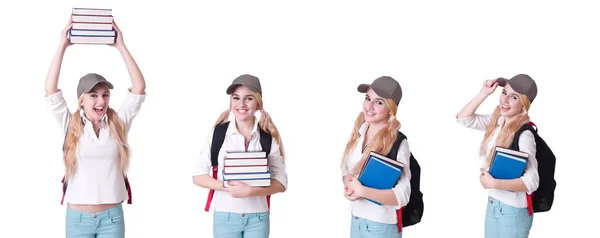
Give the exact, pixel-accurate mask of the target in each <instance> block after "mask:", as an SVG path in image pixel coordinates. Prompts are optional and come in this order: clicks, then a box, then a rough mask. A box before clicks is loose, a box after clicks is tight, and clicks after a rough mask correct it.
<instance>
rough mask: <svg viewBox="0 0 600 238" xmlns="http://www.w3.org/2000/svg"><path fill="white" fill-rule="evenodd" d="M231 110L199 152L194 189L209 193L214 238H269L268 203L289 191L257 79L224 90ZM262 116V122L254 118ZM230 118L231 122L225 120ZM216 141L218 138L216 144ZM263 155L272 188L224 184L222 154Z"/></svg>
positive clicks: (240, 80) (278, 141)
mask: <svg viewBox="0 0 600 238" xmlns="http://www.w3.org/2000/svg"><path fill="white" fill-rule="evenodd" d="M226 93H227V94H228V95H230V97H229V109H227V110H226V111H225V112H223V113H222V114H221V116H219V118H218V119H217V122H216V123H215V125H214V127H213V129H212V131H211V133H209V135H208V138H207V139H206V142H205V143H204V146H203V148H202V152H201V155H200V158H198V160H197V162H196V165H195V167H194V172H193V181H194V184H196V185H198V186H200V187H203V188H207V189H210V192H209V199H208V201H207V206H206V209H205V210H206V211H209V209H210V206H211V203H212V207H213V211H214V213H213V235H214V237H216V238H229V237H244V238H265V237H269V230H270V218H269V198H270V195H272V194H275V193H281V192H284V191H285V190H286V187H287V172H286V168H285V165H284V158H285V155H284V150H283V145H282V143H281V136H280V135H279V131H278V130H277V127H275V124H274V123H273V121H272V120H271V117H270V116H269V114H268V113H267V112H266V111H265V108H264V104H263V100H262V95H263V94H262V88H261V85H260V81H259V79H258V78H257V77H255V76H252V75H248V74H244V75H240V76H239V77H237V78H236V79H235V80H233V82H232V84H231V85H230V86H229V87H228V88H227V90H226ZM256 112H260V115H261V116H260V119H257V118H256V116H255V113H256ZM231 114H233V117H234V120H232V121H229V116H230V115H231ZM217 138H220V139H217ZM232 151H266V152H267V159H268V169H269V171H270V172H271V185H270V186H268V187H254V186H248V185H247V184H245V183H243V182H240V181H228V186H226V187H225V186H224V182H223V160H224V158H225V155H226V152H232Z"/></svg>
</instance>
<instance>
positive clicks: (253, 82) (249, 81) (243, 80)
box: [226, 74, 262, 95]
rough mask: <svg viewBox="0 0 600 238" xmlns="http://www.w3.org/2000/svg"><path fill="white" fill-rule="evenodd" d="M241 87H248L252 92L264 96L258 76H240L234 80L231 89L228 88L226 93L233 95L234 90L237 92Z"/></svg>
mask: <svg viewBox="0 0 600 238" xmlns="http://www.w3.org/2000/svg"><path fill="white" fill-rule="evenodd" d="M240 85H243V86H246V87H247V88H249V89H250V90H251V91H252V92H255V93H258V94H260V95H262V88H261V87H260V81H259V80H258V78H257V77H256V76H253V75H249V74H242V75H240V76H238V77H237V78H235V79H234V80H233V82H231V85H229V87H227V91H226V92H227V94H231V93H233V90H235V88H236V87H237V86H240Z"/></svg>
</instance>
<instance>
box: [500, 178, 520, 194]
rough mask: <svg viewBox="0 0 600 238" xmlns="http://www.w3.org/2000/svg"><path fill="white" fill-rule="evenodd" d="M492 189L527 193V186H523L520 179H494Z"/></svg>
mask: <svg viewBox="0 0 600 238" xmlns="http://www.w3.org/2000/svg"><path fill="white" fill-rule="evenodd" d="M494 188H495V189H500V190H508V191H513V192H527V186H525V183H524V182H523V180H522V179H521V178H516V179H496V180H495V181H494Z"/></svg>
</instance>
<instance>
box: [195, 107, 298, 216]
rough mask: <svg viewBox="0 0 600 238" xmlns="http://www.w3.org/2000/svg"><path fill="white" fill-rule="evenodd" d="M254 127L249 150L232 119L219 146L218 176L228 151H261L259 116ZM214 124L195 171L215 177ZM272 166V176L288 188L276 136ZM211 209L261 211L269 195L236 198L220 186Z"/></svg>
mask: <svg viewBox="0 0 600 238" xmlns="http://www.w3.org/2000/svg"><path fill="white" fill-rule="evenodd" d="M254 121H255V123H254V129H252V134H251V139H250V141H249V143H248V149H247V150H246V144H245V141H246V139H245V138H244V135H242V134H241V133H240V132H239V131H238V130H237V127H236V123H235V120H232V121H231V122H230V123H229V125H228V127H227V132H226V133H225V140H224V141H223V145H222V146H221V150H219V156H218V158H219V166H218V172H217V174H218V175H217V180H219V181H223V173H222V171H223V164H224V163H223V160H224V158H225V155H226V153H227V151H261V150H262V146H261V144H260V133H259V131H258V119H257V118H254ZM213 132H214V128H213V129H212V130H211V131H210V133H209V134H208V137H207V138H206V141H205V142H204V145H203V147H202V151H201V152H200V157H199V158H198V160H197V161H196V165H195V166H194V168H193V171H192V175H193V176H197V175H203V174H208V175H210V176H211V177H212V170H211V168H212V166H211V165H212V163H211V154H210V148H211V142H212V136H213ZM268 166H269V171H270V172H271V179H275V180H277V181H278V182H279V183H281V184H282V185H283V187H284V188H285V190H287V172H286V168H285V164H284V161H283V157H282V156H281V152H280V150H279V144H278V143H277V141H276V140H275V138H273V140H272V142H271V152H270V153H269V156H268ZM211 210H214V211H219V212H233V213H257V212H266V211H268V206H267V199H266V197H265V196H251V197H244V198H234V197H232V196H231V195H229V193H228V192H227V191H218V190H216V191H215V193H214V195H213V199H212V203H211Z"/></svg>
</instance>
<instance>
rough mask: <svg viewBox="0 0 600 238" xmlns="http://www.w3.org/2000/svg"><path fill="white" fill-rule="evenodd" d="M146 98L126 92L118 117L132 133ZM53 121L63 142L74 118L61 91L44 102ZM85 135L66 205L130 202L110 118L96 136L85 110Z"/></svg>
mask: <svg viewBox="0 0 600 238" xmlns="http://www.w3.org/2000/svg"><path fill="white" fill-rule="evenodd" d="M145 97H146V95H145V94H144V95H138V94H133V93H131V92H130V91H129V92H127V96H126V97H125V101H124V102H123V104H122V105H121V107H120V109H119V111H118V112H117V116H118V117H119V118H120V119H121V120H122V121H123V122H124V123H125V127H126V131H127V132H128V131H129V128H130V127H131V122H132V120H133V118H134V117H135V116H136V115H137V114H138V112H139V110H140V106H141V104H142V102H143V101H144V99H145ZM44 99H45V100H46V103H47V105H48V107H49V108H50V110H51V111H52V114H53V115H54V118H55V119H56V121H57V122H58V124H59V125H60V127H61V129H62V131H63V134H62V136H63V137H62V138H64V136H65V133H66V132H67V129H68V127H69V123H70V122H71V119H72V118H73V114H72V113H71V112H70V111H69V109H68V108H67V103H66V101H65V99H64V98H63V95H62V91H61V90H59V91H58V92H56V93H55V94H52V95H49V96H46V97H45V98H44ZM80 113H81V115H82V117H81V119H82V121H83V124H84V125H83V133H82V134H81V135H80V137H79V143H78V147H77V152H76V168H75V172H74V174H73V176H71V177H70V178H69V180H68V181H67V182H68V187H67V191H66V193H65V202H67V203H71V204H107V203H119V202H122V201H124V200H127V199H128V196H127V190H126V188H125V182H124V178H123V173H122V170H121V164H120V159H119V148H118V145H117V142H116V141H115V139H114V138H113V137H112V136H111V135H110V130H109V127H108V118H107V117H106V115H105V116H104V117H103V118H102V124H101V126H100V127H99V128H98V130H99V134H98V136H96V133H95V131H94V127H93V125H92V123H89V121H88V120H87V118H86V117H85V114H84V113H83V110H81V112H80Z"/></svg>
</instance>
